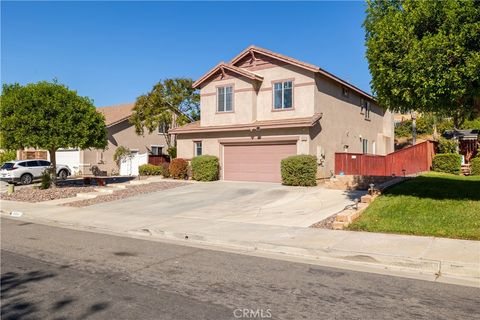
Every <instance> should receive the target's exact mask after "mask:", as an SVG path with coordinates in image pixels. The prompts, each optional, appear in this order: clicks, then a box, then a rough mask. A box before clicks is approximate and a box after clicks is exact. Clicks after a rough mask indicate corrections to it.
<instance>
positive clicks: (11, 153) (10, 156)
mask: <svg viewBox="0 0 480 320" xmlns="http://www.w3.org/2000/svg"><path fill="white" fill-rule="evenodd" d="M16 158H17V151H15V150H5V151H3V152H0V166H1V165H2V164H4V163H5V162H7V161H13V160H15V159H16Z"/></svg>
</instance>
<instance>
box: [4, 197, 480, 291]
mask: <svg viewBox="0 0 480 320" xmlns="http://www.w3.org/2000/svg"><path fill="white" fill-rule="evenodd" d="M11 211H21V212H22V213H23V215H22V217H21V218H20V219H25V220H32V221H35V222H40V223H41V222H44V223H56V224H61V225H63V226H65V227H71V228H80V229H95V230H98V231H102V230H103V231H107V232H114V233H118V234H128V235H131V236H140V237H149V238H155V239H174V240H180V241H183V242H185V243H200V244H207V245H212V246H220V247H225V248H235V249H241V250H245V251H254V252H255V253H256V254H259V253H261V252H265V253H270V254H283V255H286V256H292V257H302V258H310V259H328V260H331V261H340V262H342V263H345V262H348V261H350V262H352V263H362V264H369V265H373V266H379V267H382V268H392V269H402V270H411V271H415V272H421V273H424V274H431V275H432V276H435V277H441V276H446V277H453V278H458V279H463V280H465V281H466V282H468V283H470V285H472V284H473V285H475V286H480V242H479V241H468V240H454V239H444V238H434V237H417V236H403V235H393V234H379V233H366V232H351V231H333V230H326V229H312V228H304V227H295V226H282V225H268V224H253V223H246V222H239V221H235V222H232V221H216V222H215V223H212V221H210V220H204V219H195V218H187V217H179V216H175V217H172V216H168V215H157V216H155V219H152V216H146V215H139V216H134V215H118V214H116V215H115V214H113V213H111V212H110V213H109V212H108V211H103V210H97V209H94V208H93V207H90V208H71V207H60V206H50V205H42V204H32V203H24V202H13V201H2V215H9V213H10V212H11Z"/></svg>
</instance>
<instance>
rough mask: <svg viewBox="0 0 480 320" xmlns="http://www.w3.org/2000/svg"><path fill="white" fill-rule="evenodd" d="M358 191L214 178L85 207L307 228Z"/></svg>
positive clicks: (128, 213) (140, 216) (139, 215)
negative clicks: (215, 180)
mask: <svg viewBox="0 0 480 320" xmlns="http://www.w3.org/2000/svg"><path fill="white" fill-rule="evenodd" d="M361 194H363V193H361V192H355V193H346V192H344V191H340V190H331V189H327V188H323V187H313V188H305V187H287V186H282V185H279V184H277V183H257V182H226V181H218V182H211V183H192V184H189V185H187V186H183V187H178V188H173V189H168V190H164V191H160V192H155V193H150V194H145V195H140V196H136V197H132V198H127V199H124V200H119V201H114V202H107V203H102V204H97V205H93V206H90V207H88V208H90V209H91V210H94V211H96V212H98V213H101V212H105V213H107V212H108V213H109V215H111V214H115V215H119V216H122V218H123V217H125V216H130V217H132V216H134V217H135V219H137V220H144V221H145V222H147V221H152V220H155V219H156V218H157V219H161V220H164V219H165V218H177V219H178V218H182V219H200V220H208V221H211V222H220V221H222V222H241V223H249V224H266V225H278V226H294V227H308V226H310V225H311V224H313V223H315V222H318V221H320V220H323V219H325V218H327V217H329V216H331V215H332V214H334V213H336V212H338V211H340V210H342V209H343V208H344V207H345V206H347V205H349V204H352V203H353V199H354V198H358V197H360V195H361ZM205 222H206V221H205Z"/></svg>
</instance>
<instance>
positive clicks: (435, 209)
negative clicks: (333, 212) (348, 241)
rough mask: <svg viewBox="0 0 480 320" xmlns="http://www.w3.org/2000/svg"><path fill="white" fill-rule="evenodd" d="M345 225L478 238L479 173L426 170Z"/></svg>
mask: <svg viewBox="0 0 480 320" xmlns="http://www.w3.org/2000/svg"><path fill="white" fill-rule="evenodd" d="M348 228H349V229H350V230H361V231H372V232H389V233H403V234H413V235H422V236H436V237H448V238H459V239H473V240H480V176H472V177H463V176H455V175H449V174H440V173H427V174H424V175H421V176H419V177H417V178H415V179H412V180H409V181H406V182H403V183H401V184H399V185H397V186H395V187H392V188H391V189H390V190H388V191H387V192H385V193H384V194H383V195H381V196H380V197H378V198H377V199H376V200H375V201H374V202H373V203H372V204H371V205H370V206H369V207H368V208H367V210H366V211H365V212H364V213H363V214H362V216H361V217H360V218H359V219H358V220H357V221H355V222H354V223H352V224H351V225H350V226H349V227H348Z"/></svg>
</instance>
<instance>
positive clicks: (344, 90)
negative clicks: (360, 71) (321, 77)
mask: <svg viewBox="0 0 480 320" xmlns="http://www.w3.org/2000/svg"><path fill="white" fill-rule="evenodd" d="M342 96H344V97H346V98H348V97H349V96H350V92H348V89H347V88H345V87H342Z"/></svg>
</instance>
